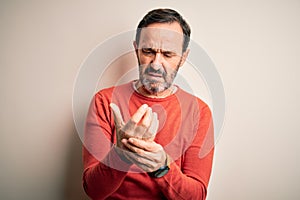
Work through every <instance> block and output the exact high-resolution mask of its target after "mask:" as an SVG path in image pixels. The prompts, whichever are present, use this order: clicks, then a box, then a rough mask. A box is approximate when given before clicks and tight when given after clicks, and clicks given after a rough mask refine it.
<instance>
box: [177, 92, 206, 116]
mask: <svg viewBox="0 0 300 200" xmlns="http://www.w3.org/2000/svg"><path fill="white" fill-rule="evenodd" d="M176 95H177V97H178V98H179V99H181V102H182V104H183V105H189V106H188V107H191V106H192V107H196V108H197V109H199V110H206V111H210V108H209V106H208V104H207V103H206V102H204V100H202V99H201V98H199V97H197V96H196V95H193V94H191V93H188V92H186V91H185V90H183V89H181V88H180V87H178V92H177V93H176Z"/></svg>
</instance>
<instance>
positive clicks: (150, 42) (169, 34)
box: [139, 22, 183, 52]
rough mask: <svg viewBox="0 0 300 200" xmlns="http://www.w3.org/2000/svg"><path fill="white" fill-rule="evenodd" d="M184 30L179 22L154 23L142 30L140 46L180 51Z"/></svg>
mask: <svg viewBox="0 0 300 200" xmlns="http://www.w3.org/2000/svg"><path fill="white" fill-rule="evenodd" d="M182 45H183V32H182V28H181V26H180V25H179V23H178V22H173V23H154V24H150V25H149V26H147V27H145V28H143V29H142V30H141V35H140V42H139V47H141V48H143V47H147V48H156V49H163V50H172V51H178V52H180V51H181V50H182Z"/></svg>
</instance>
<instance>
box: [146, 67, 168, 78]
mask: <svg viewBox="0 0 300 200" xmlns="http://www.w3.org/2000/svg"><path fill="white" fill-rule="evenodd" d="M149 73H154V74H158V75H162V76H165V75H166V72H165V71H164V70H163V69H161V68H159V69H157V70H156V69H153V67H151V66H149V67H147V68H146V69H145V74H149Z"/></svg>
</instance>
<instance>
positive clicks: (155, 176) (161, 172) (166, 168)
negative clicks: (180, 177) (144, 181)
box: [148, 165, 170, 178]
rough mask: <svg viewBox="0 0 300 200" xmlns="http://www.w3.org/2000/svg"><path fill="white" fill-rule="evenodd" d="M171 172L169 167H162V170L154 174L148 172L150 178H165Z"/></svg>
mask: <svg viewBox="0 0 300 200" xmlns="http://www.w3.org/2000/svg"><path fill="white" fill-rule="evenodd" d="M169 170H170V167H169V166H168V165H166V166H162V167H161V168H159V169H158V170H156V171H154V172H148V174H149V176H150V177H153V178H160V177H163V176H164V175H166V174H167V173H168V171H169Z"/></svg>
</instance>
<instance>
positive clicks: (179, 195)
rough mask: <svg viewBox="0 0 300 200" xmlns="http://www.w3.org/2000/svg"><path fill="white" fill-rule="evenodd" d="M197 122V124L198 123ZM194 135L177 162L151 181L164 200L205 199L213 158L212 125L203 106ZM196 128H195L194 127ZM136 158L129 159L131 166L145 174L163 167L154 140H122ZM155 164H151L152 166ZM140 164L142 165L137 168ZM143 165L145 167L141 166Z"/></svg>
mask: <svg viewBox="0 0 300 200" xmlns="http://www.w3.org/2000/svg"><path fill="white" fill-rule="evenodd" d="M198 121H199V122H198ZM193 125H194V126H195V127H194V130H196V131H197V132H196V133H197V134H196V136H195V137H194V139H193V140H192V142H191V143H190V145H189V147H188V148H187V150H186V151H185V152H184V155H182V156H181V159H179V160H177V162H174V163H172V164H171V166H170V170H169V172H168V173H167V174H166V175H164V176H163V177H161V178H153V180H154V181H155V182H156V183H157V185H158V187H159V188H160V190H161V191H162V193H163V194H164V195H165V197H167V199H205V198H206V193H207V191H206V188H207V186H208V181H209V177H210V173H211V167H212V159H213V145H214V144H213V126H212V119H211V113H210V111H209V108H208V107H207V106H205V107H203V108H202V109H201V115H200V119H199V118H197V122H194V124H193ZM198 125H199V126H198ZM124 145H126V146H127V147H128V148H129V149H130V150H131V151H133V152H136V153H137V154H138V155H140V156H139V157H138V159H136V158H135V157H130V158H129V159H131V160H132V162H133V163H135V164H137V165H138V166H140V167H141V168H142V169H144V170H145V171H150V172H151V171H155V170H156V169H157V165H158V167H160V166H162V165H165V163H166V162H165V158H164V157H163V156H159V155H162V152H161V149H162V148H160V147H161V146H160V145H159V144H158V143H155V142H154V141H151V142H148V141H142V140H138V139H135V138H131V139H129V140H126V141H124ZM154 162H155V163H156V165H155V164H153V163H154ZM140 163H144V165H141V164H140ZM145 163H146V167H145Z"/></svg>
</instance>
